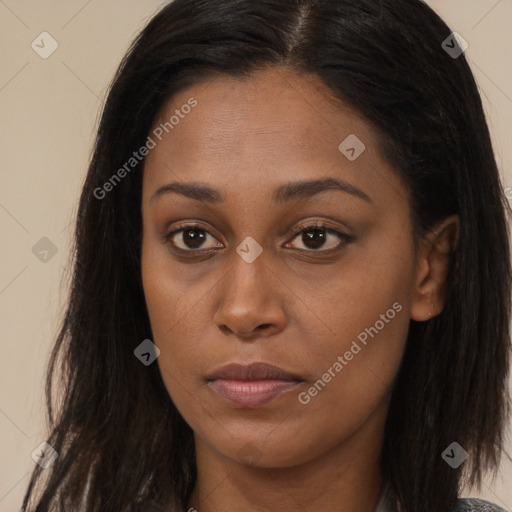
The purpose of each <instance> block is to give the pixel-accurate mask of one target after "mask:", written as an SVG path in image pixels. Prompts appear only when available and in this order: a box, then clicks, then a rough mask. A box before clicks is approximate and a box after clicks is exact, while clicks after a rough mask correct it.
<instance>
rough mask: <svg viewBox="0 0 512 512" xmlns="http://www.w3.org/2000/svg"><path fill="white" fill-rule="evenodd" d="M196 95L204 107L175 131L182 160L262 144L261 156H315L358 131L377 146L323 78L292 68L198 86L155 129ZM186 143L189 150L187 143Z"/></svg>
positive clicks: (168, 108)
mask: <svg viewBox="0 0 512 512" xmlns="http://www.w3.org/2000/svg"><path fill="white" fill-rule="evenodd" d="M191 97H194V98H195V99H196V100H197V102H198V105H197V107H196V108H195V109H194V111H193V112H192V113H191V114H192V115H190V116H188V118H187V120H186V122H180V126H176V127H175V128H173V130H172V139H173V140H172V141H171V140H170V141H169V142H170V145H171V146H173V149H174V154H175V155H176V156H179V155H181V154H182V153H183V152H187V153H188V156H190V152H191V151H192V150H193V152H194V154H198V153H199V154H204V155H207V154H211V155H212V156H213V155H216V156H222V157H224V158H228V157H229V156H232V157H233V158H235V157H237V156H240V155H241V154H243V153H244V150H245V149H251V150H252V149H255V147H256V146H258V147H260V149H261V153H260V154H259V156H260V157H261V158H264V157H265V153H266V150H267V151H270V150H273V151H277V150H278V151H279V153H280V154H281V155H282V156H283V157H297V156H300V155H304V156H307V157H308V158H311V157H312V156H315V155H317V156H318V154H324V152H325V151H326V150H329V149H331V150H332V149H334V150H336V151H337V150H338V145H339V143H340V142H341V141H342V140H343V139H344V138H345V137H346V136H347V135H349V134H350V133H355V132H357V134H358V136H359V138H360V139H362V140H365V141H366V142H367V143H368V144H372V143H374V142H376V134H375V133H373V130H372V128H371V126H370V125H369V124H368V123H367V122H365V121H364V120H363V119H362V118H361V117H360V116H359V115H358V113H357V112H356V111H355V110H354V109H352V108H350V107H349V106H348V105H346V104H344V103H343V102H341V101H340V100H338V99H337V98H335V97H334V96H333V93H332V92H331V91H330V90H329V89H328V88H327V86H325V85H324V84H323V82H322V81H321V80H320V79H319V78H318V77H316V76H314V75H306V74H301V73H298V72H297V71H294V70H292V69H289V68H281V67H274V68H267V69H265V70H261V71H258V72H255V73H253V74H252V75H250V76H249V77H244V78H233V77H229V76H225V75H220V76H215V77H213V78H211V79H208V80H207V81H206V82H203V83H200V84H196V85H193V86H191V87H189V88H188V89H186V90H184V91H181V92H180V93H179V94H177V95H176V96H174V97H173V98H171V99H170V100H169V101H168V102H167V103H166V104H165V105H164V107H163V108H162V109H161V111H160V113H159V116H158V117H157V120H156V121H155V123H154V125H155V126H158V124H159V123H162V122H165V121H166V120H168V119H169V118H170V117H171V116H172V114H173V113H175V111H176V110H179V109H180V107H181V106H182V105H184V104H185V103H186V102H187V101H188V99H189V98H191ZM374 139H375V140H374ZM185 140H186V142H187V146H186V147H184V146H183V145H182V144H181V143H182V142H184V141H185ZM226 153H227V154H226Z"/></svg>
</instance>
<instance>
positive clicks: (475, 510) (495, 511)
mask: <svg viewBox="0 0 512 512" xmlns="http://www.w3.org/2000/svg"><path fill="white" fill-rule="evenodd" d="M374 512H397V511H396V506H395V502H394V500H393V493H392V492H391V489H390V487H389V485H387V484H384V486H383V488H382V491H381V493H380V496H379V501H378V502H377V506H376V507H375V511H374ZM452 512H507V511H506V510H505V509H504V508H501V507H498V505H495V504H494V503H490V502H489V501H485V500H480V499H478V498H464V499H460V500H459V501H458V502H457V506H456V507H455V509H454V510H453V511H452Z"/></svg>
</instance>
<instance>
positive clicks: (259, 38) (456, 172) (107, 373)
mask: <svg viewBox="0 0 512 512" xmlns="http://www.w3.org/2000/svg"><path fill="white" fill-rule="evenodd" d="M463 50H464V48H463V45H462V43H461V41H460V39H458V38H457V37H456V36H454V35H453V34H452V33H451V31H450V29H449V28H448V27H447V26H446V25H445V23H444V22H443V21H442V20H441V19H439V17H438V16H437V15H436V14H435V13H434V12H433V11H432V10H431V9H430V8H429V7H427V6H426V5H425V4H424V3H422V2H420V1H416V0H383V1H380V2H375V1H373V0H363V1H358V2H355V1H353V0H318V1H313V0H294V1H282V0H265V1H261V2H254V1H250V0H175V1H174V2H172V3H171V4H169V5H168V6H166V7H165V8H164V9H163V10H162V11H161V12H160V13H159V14H158V15H157V16H155V17H154V18H153V19H152V20H151V22H150V23H149V24H148V26H147V27H146V28H145V29H144V30H143V32H142V33H141V34H140V36H139V37H138V39H137V41H136V42H135V43H134V45H133V47H132V48H131V49H130V52H129V53H128V55H127V56H126V57H125V59H124V60H123V62H122V64H121V66H120V69H119V71H118V73H117V75H116V77H115V80H114V82H113V84H112V87H111V90H110V93H109V96H108V99H107V102H106V105H105V109H104V112H103V116H102V120H101V124H100V128H99V132H98V138H97V142H96V147H95V152H94V156H93V158H92V162H91V165H90V167H89V172H88V175H87V179H86V182H85V185H84V188H83V192H82V196H81V200H80V205H79V212H78V219H77V227H76V261H75V267H74V280H73V286H72V291H71V296H70V301H69V307H68V311H67V315H66V318H65V321H64V325H63V326H62V330H61V332H60V334H59V337H58V340H57V343H56V346H55V349H54V352H53V355H52V361H51V367H50V371H49V375H48V386H47V392H48V403H49V415H50V421H51V422H52V431H51V433H50V436H49V438H48V444H49V445H51V446H52V447H53V449H55V450H56V451H57V453H58V454H59V456H58V458H57V459H56V460H55V461H54V462H53V464H52V465H51V466H50V467H49V468H48V469H46V470H42V469H40V468H37V470H36V471H34V475H33V477H32V480H31V483H30V486H29V489H28V491H27V495H26V497H25V502H24V509H25V510H34V511H38V512H39V511H43V510H44V511H46V510H52V511H54V510H66V511H71V510H80V511H93V510H94V511H96V510H101V511H107V510H108V511H124V510H173V511H174V510H176V511H178V510H180V511H181V510H189V511H193V510H197V511H199V512H203V511H204V512H211V511H218V510H227V509H232V510H266V511H274V510H275V511H277V510H279V511H280V512H283V511H292V510H293V511H295V510H305V511H308V510H316V511H323V510H340V511H358V512H373V511H377V512H394V511H398V510H400V511H406V512H427V511H428V512H433V511H436V512H446V511H452V510H453V511H457V510H483V509H486V510H497V511H498V510H502V509H500V508H499V507H498V506H495V505H492V504H490V503H487V502H484V501H481V500H468V499H466V500H464V499H460V498H459V492H460V489H461V488H462V486H463V484H466V483H467V484H470V485H477V484H479V482H480V481H481V478H482V475H483V474H484V472H485V471H486V470H489V469H490V470H496V468H497V466H498V463H499V459H500V453H501V450H502V447H503V438H504V428H505V426H506V424H507V420H508V414H509V397H508V396H507V394H506V379H507V374H508V368H509V357H510V336H509V321H510V289H511V288H510V283H511V269H510V263H509V262H510V249H509V239H508V232H507V216H508V215H509V214H510V209H509V207H508V206H507V202H506V200H505V197H504V193H503V190H502V187H501V184H500V181H499V176H498V170H497V166H496V162H495V158H494V155H493V150H492V145H491V141H490V137H489V132H488V128H487V125H486V121H485V117H484V113H483V109H482V105H481V100H480V97H479V94H478V90H477V86H476V84H475V81H474V79H473V76H472V74H471V71H470V69H469V67H468V64H467V62H466V60H465V58H464V55H463ZM60 363H61V364H62V366H61V368H62V370H63V372H64V373H63V376H64V378H63V381H62V385H63V386H64V395H63V401H62V404H61V406H60V407H59V411H58V414H57V415H56V416H55V415H54V413H53V408H52V385H53V383H54V377H53V376H54V373H55V370H56V369H57V366H58V364H60ZM43 471H46V473H43ZM43 476H45V477H46V479H45V480H44V484H43V483H41V484H39V486H40V488H41V490H40V492H39V494H37V493H36V489H37V485H36V484H38V483H39V482H42V481H43V480H42V477H43ZM29 503H31V504H30V505H29Z"/></svg>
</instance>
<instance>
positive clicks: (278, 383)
mask: <svg viewBox="0 0 512 512" xmlns="http://www.w3.org/2000/svg"><path fill="white" fill-rule="evenodd" d="M206 380H207V381H208V384H209V386H210V387H211V389H213V390H214V391H215V392H216V393H218V394H219V395H220V396H221V397H223V398H224V399H225V400H227V401H228V402H230V403H231V404H232V405H235V406H237V407H245V408H254V407H259V406H261V405H264V404H266V403H268V402H271V401H272V400H274V399H276V398H278V397H279V396H282V395H283V394H286V393H288V392H290V391H291V390H293V389H295V388H296V387H297V386H298V385H299V384H300V383H301V382H303V380H302V379H301V378H300V377H299V376H298V375H295V374H292V373H290V372H287V371H285V370H283V369H282V368H279V367H277V366H274V365H271V364H268V363H252V364H250V365H242V364H237V363H231V364H228V365H226V366H223V367H222V368H220V369H219V370H217V371H215V372H214V373H212V374H211V375H210V376H208V378H207V379H206Z"/></svg>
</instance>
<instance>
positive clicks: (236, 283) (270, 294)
mask: <svg viewBox="0 0 512 512" xmlns="http://www.w3.org/2000/svg"><path fill="white" fill-rule="evenodd" d="M232 258H233V260H232V261H230V262H229V264H230V265H231V270H230V271H229V272H228V273H227V274H226V275H225V277H224V278H223V279H222V281H221V282H220V283H219V284H218V288H217V292H218V294H219V295H218V306H217V309H216V311H215V315H214V322H215V325H217V327H218V328H219V329H220V330H221V331H223V332H224V334H226V335H231V336H234V337H237V338H240V339H244V340H246V341H251V340H254V339H256V338H261V337H269V336H272V335H274V334H276V333H278V332H280V331H281V330H282V329H284V326H285V322H286V314H285V309H284V304H285V300H286V298H285V297H284V294H285V293H286V292H285V290H286V286H284V284H283V283H282V282H281V280H280V279H279V278H278V274H277V272H276V270H275V269H272V268H271V267H270V264H269V261H268V258H267V257H266V254H265V251H263V253H262V254H261V255H260V256H259V257H258V258H256V260H254V261H253V262H252V263H247V262H246V261H245V260H244V259H243V258H241V257H240V256H239V255H238V253H236V252H235V251H234V252H233V256H232Z"/></svg>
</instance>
